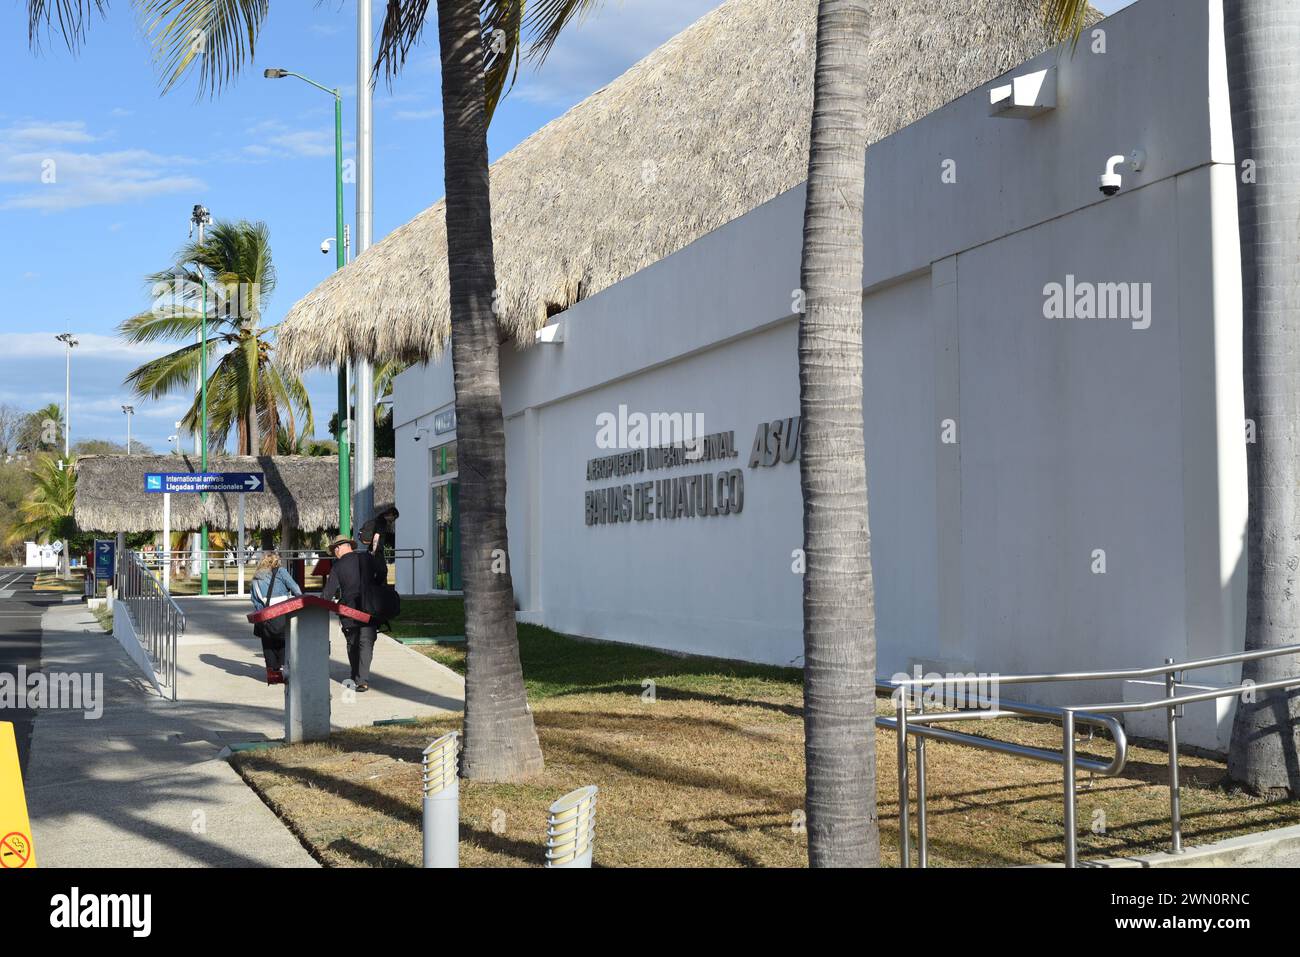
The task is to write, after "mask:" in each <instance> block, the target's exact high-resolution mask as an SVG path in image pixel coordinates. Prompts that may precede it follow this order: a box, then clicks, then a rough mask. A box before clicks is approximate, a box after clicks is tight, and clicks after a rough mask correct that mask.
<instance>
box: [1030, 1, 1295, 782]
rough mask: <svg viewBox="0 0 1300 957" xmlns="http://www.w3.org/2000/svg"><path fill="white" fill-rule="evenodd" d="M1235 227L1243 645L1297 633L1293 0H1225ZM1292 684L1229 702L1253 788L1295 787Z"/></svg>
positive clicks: (1070, 11)
mask: <svg viewBox="0 0 1300 957" xmlns="http://www.w3.org/2000/svg"><path fill="white" fill-rule="evenodd" d="M1223 12H1224V39H1225V44H1226V53H1227V66H1228V95H1229V99H1230V101H1231V109H1232V136H1233V144H1234V149H1235V152H1236V159H1237V162H1238V163H1243V164H1244V163H1245V162H1246V161H1248V160H1249V161H1250V163H1251V167H1252V168H1253V170H1255V171H1257V172H1258V175H1250V174H1248V173H1247V172H1246V171H1245V170H1244V169H1242V170H1239V171H1238V172H1239V175H1238V177H1237V221H1238V229H1239V232H1240V235H1241V278H1242V297H1243V301H1242V332H1243V335H1242V339H1243V350H1242V353H1243V354H1242V359H1243V367H1242V380H1243V388H1244V392H1245V399H1246V418H1247V420H1248V421H1252V422H1254V423H1255V441H1254V442H1252V443H1248V444H1247V445H1246V473H1247V479H1246V482H1247V493H1248V495H1249V502H1250V507H1249V510H1248V518H1247V525H1246V552H1247V573H1246V579H1247V586H1246V642H1245V648H1246V650H1247V651H1254V650H1257V649H1264V648H1276V647H1279V646H1281V645H1286V644H1292V643H1294V642H1296V641H1297V639H1298V638H1300V606H1297V604H1296V601H1295V592H1296V589H1297V587H1300V527H1298V526H1300V433H1298V432H1297V423H1298V422H1300V355H1297V354H1296V352H1295V350H1294V349H1293V348H1292V347H1290V345H1288V344H1289V343H1294V342H1295V341H1296V340H1297V338H1298V337H1300V311H1297V309H1296V305H1295V304H1296V303H1297V302H1300V235H1297V233H1296V229H1295V225H1294V219H1295V216H1294V212H1295V210H1296V209H1297V207H1300V168H1298V167H1297V165H1296V163H1295V162H1294V160H1293V158H1292V154H1293V153H1294V145H1293V143H1294V140H1295V133H1294V131H1295V129H1296V121H1295V104H1296V103H1297V102H1300V58H1298V57H1297V55H1296V51H1295V47H1294V44H1295V40H1296V37H1297V36H1300V7H1298V6H1297V5H1296V4H1295V2H1294V0H1223ZM1046 14H1047V17H1048V20H1047V22H1048V24H1049V26H1052V27H1054V28H1056V30H1057V31H1058V35H1059V36H1061V37H1067V36H1070V35H1071V34H1073V36H1074V37H1076V38H1077V37H1078V35H1079V31H1080V30H1082V28H1083V24H1084V18H1085V16H1086V4H1085V3H1084V0H1052V3H1051V5H1050V6H1049V7H1048V8H1047V9H1046ZM1294 673H1295V672H1294V663H1293V659H1290V658H1288V657H1275V658H1266V659H1263V660H1260V661H1250V662H1246V663H1245V664H1244V665H1243V666H1242V670H1241V676H1242V679H1243V680H1250V681H1254V682H1255V683H1257V684H1258V683H1262V682H1266V681H1272V680H1277V679H1281V678H1284V677H1287V676H1288V675H1291V674H1294ZM1298 732H1300V694H1297V693H1296V692H1295V691H1286V690H1279V691H1273V692H1263V693H1261V694H1260V695H1259V696H1258V697H1257V698H1256V699H1255V700H1251V701H1242V702H1240V703H1238V705H1237V714H1236V718H1235V719H1234V721H1233V726H1232V739H1231V742H1230V744H1229V751H1228V774H1229V776H1230V777H1231V778H1232V779H1233V780H1234V781H1237V782H1238V783H1240V784H1242V785H1244V786H1245V787H1246V789H1247V790H1249V791H1251V792H1253V793H1255V794H1261V795H1269V796H1272V795H1277V794H1281V793H1286V792H1289V793H1290V794H1291V795H1292V796H1300V733H1298Z"/></svg>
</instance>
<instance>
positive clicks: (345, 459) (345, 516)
mask: <svg viewBox="0 0 1300 957" xmlns="http://www.w3.org/2000/svg"><path fill="white" fill-rule="evenodd" d="M333 93H334V251H335V254H336V258H335V266H336V268H337V269H342V268H343V266H344V265H345V263H346V259H345V255H346V253H345V250H344V248H343V98H342V97H341V96H340V95H339V91H338V90H334V91H333ZM335 438H336V439H337V441H338V446H339V534H340V535H351V534H352V462H351V454H352V453H351V449H350V447H349V442H348V363H347V358H346V357H344V359H343V361H342V362H341V363H340V364H339V412H338V432H337V434H336V436H335Z"/></svg>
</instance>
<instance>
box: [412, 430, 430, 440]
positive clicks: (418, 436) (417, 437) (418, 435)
mask: <svg viewBox="0 0 1300 957" xmlns="http://www.w3.org/2000/svg"><path fill="white" fill-rule="evenodd" d="M428 434H429V430H428V429H416V430H415V441H417V442H420V441H423V439H424V437H425V436H426V435H428Z"/></svg>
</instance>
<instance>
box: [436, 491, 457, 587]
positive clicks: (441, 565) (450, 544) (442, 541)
mask: <svg viewBox="0 0 1300 957" xmlns="http://www.w3.org/2000/svg"><path fill="white" fill-rule="evenodd" d="M458 491H459V487H458V485H457V483H456V482H455V481H450V482H442V483H440V484H438V485H435V486H434V487H433V587H434V590H436V591H460V507H459V505H458V504H457V498H458V495H457V494H456V493H457V492H458Z"/></svg>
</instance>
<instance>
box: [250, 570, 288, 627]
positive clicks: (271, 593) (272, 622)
mask: <svg viewBox="0 0 1300 957" xmlns="http://www.w3.org/2000/svg"><path fill="white" fill-rule="evenodd" d="M279 577H280V576H279V575H278V574H272V575H271V584H270V586H269V588H268V589H267V592H266V604H265V605H263V606H262V607H263V609H266V608H270V607H271V599H272V598H274V597H275V582H276V579H278V578H279ZM253 588H254V589H256V588H257V584H256V583H254V584H253ZM253 634H255V635H256V636H257V637H258V638H263V639H267V638H269V639H270V640H272V641H280V640H283V639H285V638H287V637H288V635H289V616H288V615H280V616H279V617H277V618H270V619H268V620H266V621H263V622H259V623H258V624H257V625H256V627H254V628H253Z"/></svg>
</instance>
